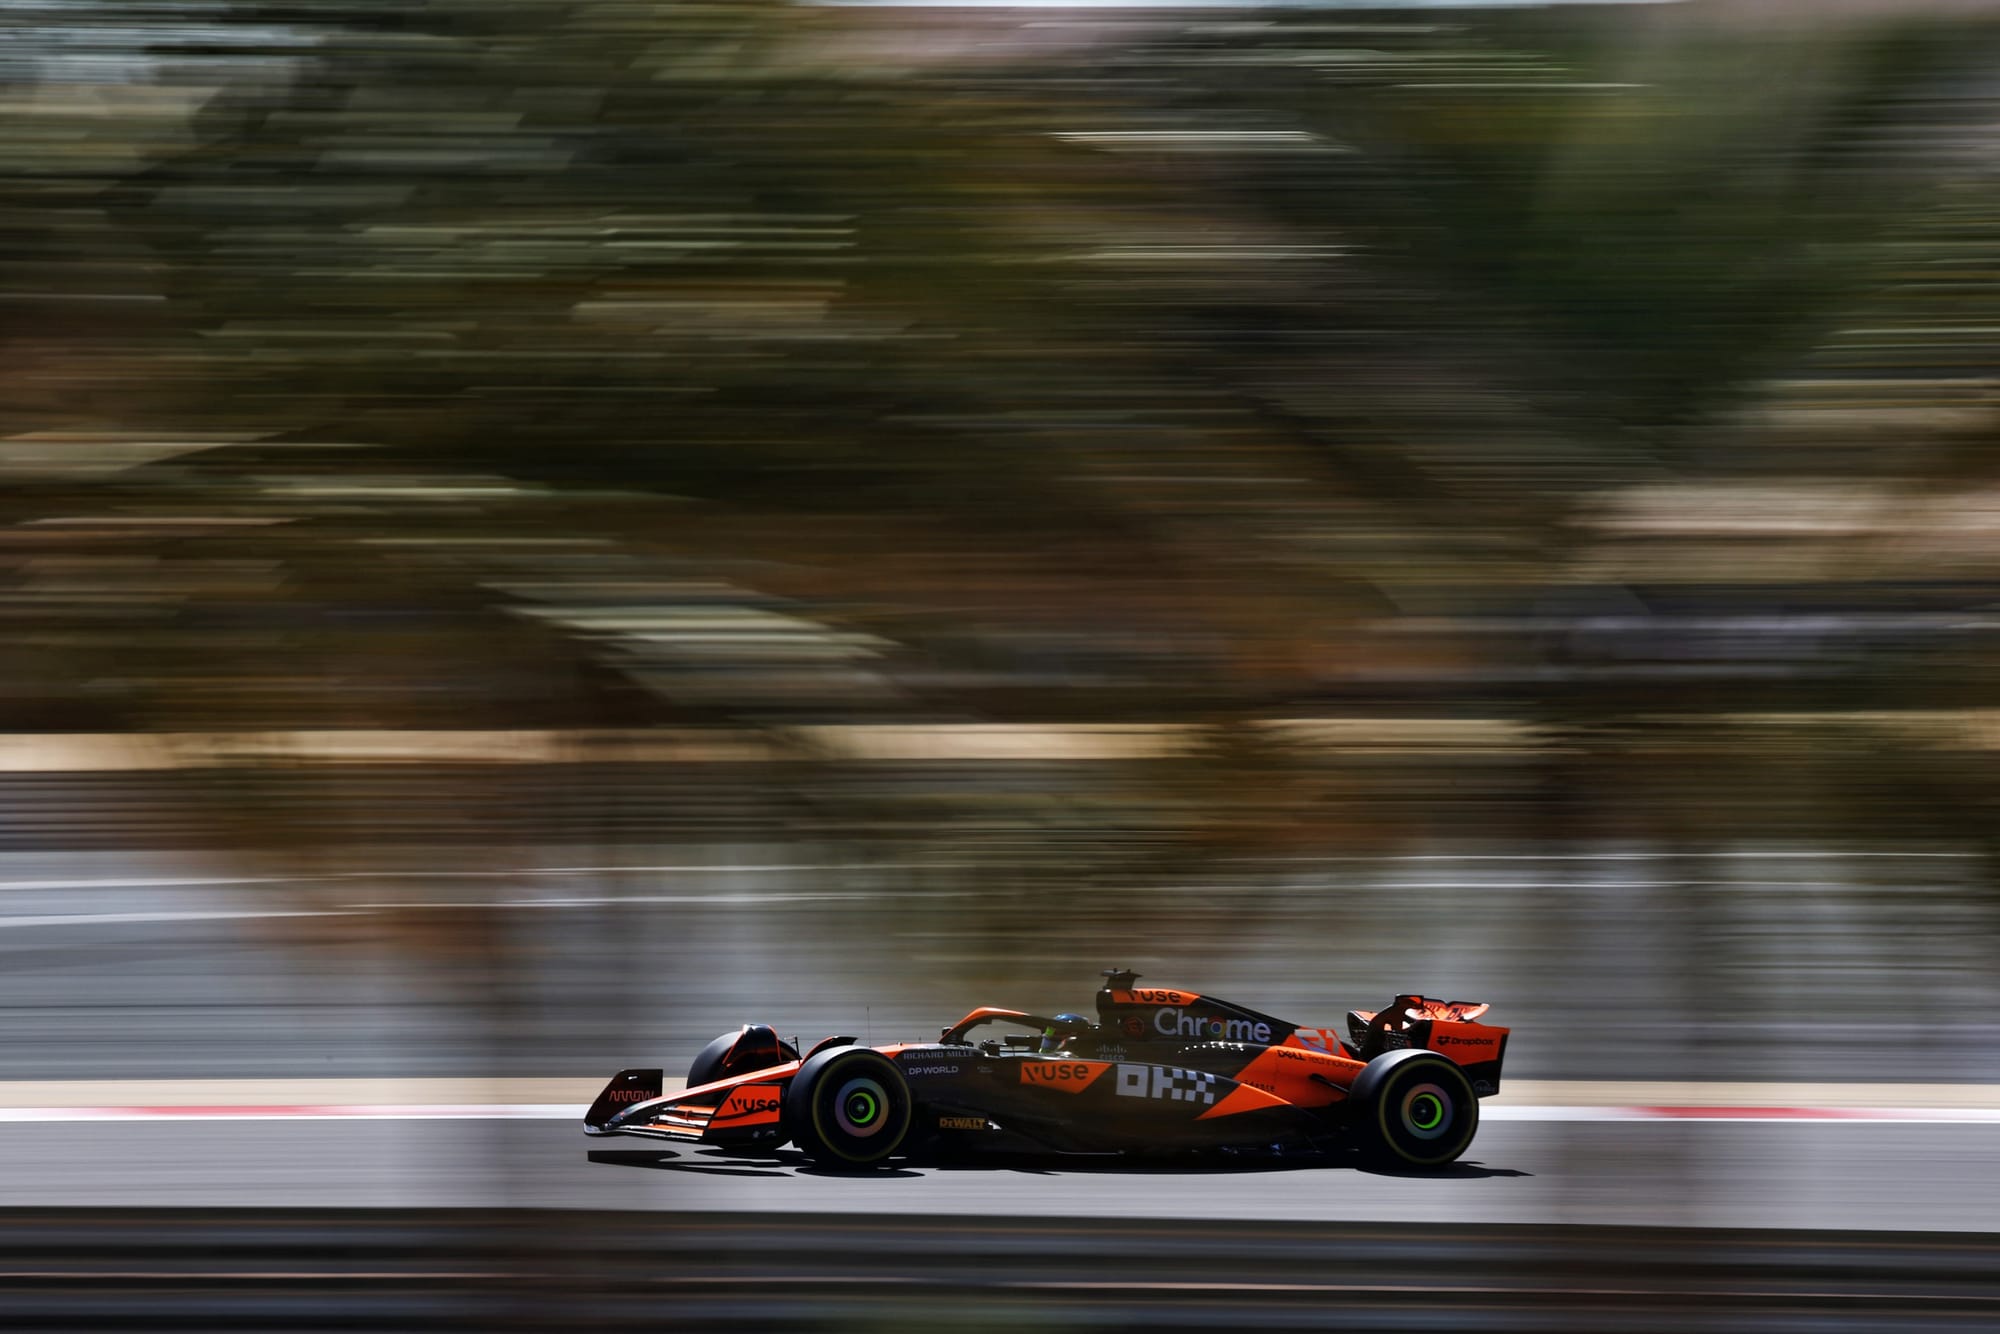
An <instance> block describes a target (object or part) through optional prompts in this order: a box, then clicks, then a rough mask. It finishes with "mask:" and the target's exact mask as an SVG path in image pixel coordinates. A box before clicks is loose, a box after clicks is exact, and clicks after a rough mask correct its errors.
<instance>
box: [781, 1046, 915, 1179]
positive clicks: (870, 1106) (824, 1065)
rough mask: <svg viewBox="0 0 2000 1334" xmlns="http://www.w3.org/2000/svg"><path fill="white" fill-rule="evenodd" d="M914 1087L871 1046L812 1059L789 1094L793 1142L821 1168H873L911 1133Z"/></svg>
mask: <svg viewBox="0 0 2000 1334" xmlns="http://www.w3.org/2000/svg"><path fill="white" fill-rule="evenodd" d="M911 1120H912V1107H911V1102H910V1086H909V1084H908V1083H907V1082H905V1081H904V1079H903V1072H902V1071H901V1070H899V1069H897V1068H896V1063H895V1062H894V1061H891V1060H890V1059H889V1058H888V1057H886V1056H884V1055H883V1054H882V1053H881V1052H878V1051H875V1050H873V1049H872V1048H869V1047H835V1048H832V1049H831V1050H828V1051H823V1052H821V1053H819V1055H817V1056H814V1057H812V1058H811V1059H810V1060H808V1061H807V1062H806V1063H805V1065H804V1066H803V1067H801V1068H800V1070H799V1073H798V1074H797V1075H796V1076H794V1077H793V1079H792V1086H791V1088H789V1089H787V1090H786V1092H785V1125H786V1127H787V1128H788V1129H789V1130H790V1131H791V1136H792V1142H793V1143H795V1144H797V1145H798V1146H799V1147H800V1148H801V1149H803V1150H805V1153H806V1156H807V1157H808V1158H811V1159H812V1160H813V1162H815V1163H817V1164H818V1165H819V1166H821V1167H840V1168H853V1167H873V1166H875V1165H876V1164H878V1163H881V1162H883V1161H885V1160H886V1159H887V1158H888V1157H889V1155H890V1154H892V1153H894V1152H895V1151H896V1150H897V1149H898V1148H900V1147H901V1146H902V1143H903V1140H904V1138H905V1137H906V1136H907V1135H908V1134H909V1133H910V1122H911Z"/></svg>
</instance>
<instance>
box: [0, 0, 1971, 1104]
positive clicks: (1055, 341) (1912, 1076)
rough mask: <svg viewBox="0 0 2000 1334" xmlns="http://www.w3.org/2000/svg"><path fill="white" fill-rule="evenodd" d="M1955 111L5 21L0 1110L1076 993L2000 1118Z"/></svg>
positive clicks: (942, 34)
mask: <svg viewBox="0 0 2000 1334" xmlns="http://www.w3.org/2000/svg"><path fill="white" fill-rule="evenodd" d="M1996 69H2000V21H1996V19H1995V18H1993V17H1992V16H1991V13H1990V11H1989V10H1988V9H1987V8H1986V7H1985V6H1982V5H1976V4H1970V3H1966V4H1943V3H1938V4H1930V3H1912V2H1909V0H1880V3H1866V2H1864V0H1853V2H1852V3H1844V4H1838V5H1828V4H1811V5H1808V4H1803V3H1800V4H1786V3H1780V2H1779V0H1765V2H1763V3H1753V2H1752V0H1716V2H1714V3H1707V2H1700V3H1688V4H1660V5H1651V4H1646V5H1638V4H1631V5H1607V6H1589V5H1570V6H1560V7H1551V8H1519V9H1517V8H1491V9H1488V8H1468V9H1448V8H1443V7H1437V6H1430V5H1421V6H1419V5H1405V6H1391V5H1385V6H1383V7H1379V8H1374V9H1365V8H1359V7H1350V6H1345V5H1338V4H1327V5H1320V6H1314V7H1309V8H1292V9H1283V10H1264V9H1252V8H1217V9H1199V8H1146V7H1137V8H1126V7H1117V8H1078V7H1074V6H1066V5H1041V6H1036V7H1032V8H1026V9H1012V10H1009V9H992V8H958V7H905V6H878V5H866V4H860V5H839V6H818V7H813V6H801V5H794V4H782V3H763V2H759V0H731V2H729V3H714V4H703V3H677V2H669V0H659V2H657V3H638V2H636V0H602V2H600V3H592V2H589V0H372V2H371V0H290V2H287V0H270V2H268V3H257V2H253V0H144V2H143V3H142V2H139V0H134V2H133V3H126V2H125V0H21V3H14V4H9V5H7V6H6V7H5V8H4V10H0V258H4V261H5V262H4V265H0V339H4V350H5V361H4V365H5V368H6V379H5V386H6V389H5V393H4V395H0V477H4V479H5V485H4V491H0V618H4V633H0V1015H3V1016H4V1023H0V1079H6V1080H79V1079H91V1078H101V1077H102V1076H103V1074H104V1072H105V1071H107V1070H116V1071H118V1072H120V1076H121V1077H125V1078H134V1079H146V1080H152V1079H162V1078H173V1077H203V1078H251V1077H256V1078H298V1077H320V1076H339V1077H374V1076H395V1075H453V1076H470V1077H485V1076H496V1077H497V1076H526V1075H532V1076H551V1077H552V1076H578V1077H581V1076H587V1075H602V1074H608V1073H609V1072H610V1071H611V1070H613V1069H616V1068H618V1067H619V1066H623V1065H640V1064H653V1063H662V1064H665V1065H668V1066H670V1067H678V1066H679V1065H680V1064H681V1063H682V1062H683V1061H684V1060H685V1059H686V1058H687V1057H688V1056H690V1055H691V1054H692V1052H693V1051H694V1050H695V1049H696V1047H697V1046H698V1044H699V1043H700V1042H702V1041H704V1040H706V1039H707V1038H708V1037H710V1036H712V1035H713V1034H714V1033H715V1032H717V1031H720V1030H721V1029H724V1028H727V1027H731V1026H733V1025H735V1024H736V1023H739V1022H742V1021H743V1020H745V1019H759V1020H766V1021H770V1022H773V1023H776V1024H777V1025H779V1026H780V1028H781V1030H782V1031H785V1032H786V1033H788V1034H789V1033H793V1032H797V1033H800V1034H802V1035H803V1036H805V1037H806V1038H807V1040H808V1041H810V1040H812V1039H814V1038H816V1037H817V1036H820V1035H823V1034H825V1033H828V1032H834V1031H841V1032H856V1031H860V1030H859V1029H858V1028H857V1027H856V1026H857V1024H867V1025H869V1026H870V1027H871V1031H872V1032H873V1034H874V1035H875V1036H876V1037H877V1038H878V1039H886V1038H888V1037H891V1036H922V1035H924V1034H926V1033H928V1032H929V1031H931V1030H932V1028H933V1026H934V1025H937V1024H940V1023H943V1022H945V1021H947V1020H949V1019H950V1018H952V1017H955V1015H956V1014H957V1013H959V1012H961V1011H962V1010H963V1009H964V1008H965V1007H967V1006H969V1005H970V1004H973V1003H975V1002H986V1003H996V1004H1018V1005H1023V1006H1028V1007H1034V1008H1041V1007H1052V1006H1060V1007H1065V1008H1083V1007H1085V1006H1086V1004H1087V1001H1088V998H1089V994H1090V991H1091V990H1092V988H1093V986H1094V984H1095V978H1096V973H1097V970H1098V969H1099V968H1101V967H1106V966H1110V965H1126V966H1131V967H1135V968H1138V969H1139V970H1140V971H1141V972H1143V973H1145V974H1147V975H1148V976H1152V977H1157V978H1159V979H1160V980H1161V981H1163V982H1174V983H1180V984H1182V985H1189V986H1195V987H1198V988H1200V989H1202V990H1207V991H1214V992H1219V993H1221V994H1225V995H1240V996H1241V997H1242V998H1243V999H1244V1000H1246V1001H1248V1002H1249V1003H1251V1004H1255V1005H1257V1006H1259V1007H1260V1008H1264V1009H1269V1010H1272V1011H1275V1012H1278V1013H1281V1014H1285V1015H1288V1016H1296V1017H1298V1018H1301V1019H1314V1020H1315V1022H1330V1021H1333V1020H1335V1019H1337V1017H1338V1015H1339V1013H1340V1012H1341V1011H1343V1010H1345V1009H1346V1008H1348V1007H1349V1006H1361V1007H1372V1006H1374V1005H1376V1004H1379V1003H1381V1002H1383V1001H1385V1000H1386V999H1387V998H1388V997H1389V996H1390V995H1391V994H1393V993H1394V992H1396V991H1399V990H1400V991H1411V990H1421V991H1425V992H1427V993H1430V994H1437V995H1445V994H1448V995H1450V996H1453V997H1461V996H1462V997H1464V998H1466V999H1480V1000H1487V1001H1491V1002H1493V1003H1494V1006H1495V1009H1494V1016H1495V1019H1496V1020H1497V1021H1498V1022H1502V1023H1509V1024H1512V1025H1513V1026H1514V1029H1515V1033H1516V1040H1515V1042H1514V1045H1513V1048H1512V1050H1511V1052H1510V1061H1509V1068H1508V1074H1509V1076H1510V1077H1515V1078H1584V1077H1587V1078H1592V1079H1651V1078H1670V1079H1678V1078H1697V1077H1699V1078H1726V1079H1747V1080H1760V1079H1842V1078H1851V1077H1853V1075H1854V1071H1855V1065H1856V1062H1857V1060H1865V1063H1866V1068H1867V1070H1868V1072H1869V1076H1870V1077H1871V1078H1873V1077H1880V1076H1887V1077H1889V1078H1892V1079H1899V1080H1917V1081H1929V1082H1945V1081H1961V1080H1963V1081H1979V1080H1994V1079H2000V1028H1997V1027H1996V1024H1995V1021H1994V1019H1993V1015H1994V1012H1995V1007H1996V1004H2000V968H1996V963H2000V895H1996V892H1995V890H1994V872H1995V865H1994V862H1995V857H1996V854H2000V839H1996V835H1995V828H1996V826H1995V814H1996V803H2000V775H1996V771H1995V750H1996V747H2000V679H1996V675H1995V668H1996V666H2000V456H1996V453H1995V449H1994V445H1995V441H1996V432H2000V78H1996V75H1995V71H1996ZM1315 1016H1318V1017H1319V1018H1318V1019H1315ZM126 1092H128V1093H130V1092H132V1090H126Z"/></svg>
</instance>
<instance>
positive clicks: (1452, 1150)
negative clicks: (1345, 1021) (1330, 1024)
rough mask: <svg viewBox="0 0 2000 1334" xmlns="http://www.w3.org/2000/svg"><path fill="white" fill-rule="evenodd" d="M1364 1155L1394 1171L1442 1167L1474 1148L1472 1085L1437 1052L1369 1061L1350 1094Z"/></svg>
mask: <svg viewBox="0 0 2000 1334" xmlns="http://www.w3.org/2000/svg"><path fill="white" fill-rule="evenodd" d="M1348 1096H1349V1100H1350V1101H1351V1102H1352V1103H1353V1104H1354V1109H1355V1128H1356V1129H1357V1130H1358V1131H1360V1132H1361V1135H1362V1140H1363V1149H1364V1151H1365V1152H1366V1153H1367V1154H1368V1155H1369V1156H1370V1157H1371V1158H1373V1159H1375V1160H1376V1161H1377V1162H1380V1163H1384V1164H1387V1165H1390V1166H1395V1167H1442V1166H1444V1165H1445V1164H1446V1163H1449V1162H1452V1161H1453V1160H1455V1159H1456V1158H1457V1157H1458V1156H1459V1155H1460V1154H1462V1153H1464V1152H1465V1151H1466V1149H1468V1148H1470V1147H1471V1145H1472V1137H1473V1135H1474V1134H1475V1133H1476V1132H1477V1131H1478V1129H1479V1099H1478V1098H1477V1097H1475V1096H1474V1094H1473V1092H1472V1081H1471V1080H1469V1079H1467V1078H1466V1077H1465V1072H1464V1071H1463V1070H1460V1069H1459V1068H1458V1067H1457V1066H1456V1065H1454V1064H1453V1063H1452V1062H1451V1061H1449V1060H1447V1059H1445V1058H1444V1057H1442V1056H1439V1055H1437V1054H1436V1053H1435V1052H1428V1051H1417V1050H1413V1049H1407V1048H1406V1049H1404V1050H1402V1051H1392V1052H1386V1053H1384V1054H1383V1055H1381V1056H1377V1057H1376V1058H1375V1059H1374V1060H1372V1061H1370V1062H1369V1063H1368V1068H1367V1069H1366V1070H1363V1071H1362V1072H1361V1077H1360V1078H1359V1079H1357V1080H1355V1081H1354V1088H1353V1090H1352V1091H1351V1092H1350V1093H1349V1095H1348Z"/></svg>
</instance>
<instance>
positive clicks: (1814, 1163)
mask: <svg viewBox="0 0 2000 1334" xmlns="http://www.w3.org/2000/svg"><path fill="white" fill-rule="evenodd" d="M1996 1181H2000V1126H1996V1125H1994V1124H1990V1123H1988V1124H1977V1123H1974V1124H1935V1123H1915V1124H1896V1123H1890V1122H1862V1121H1854V1122H1848V1121H1814V1120H1804V1121H1773V1122H1743V1121H1726V1120H1693V1121H1657V1122H1624V1121H1597V1122H1576V1121H1567V1122H1547V1121H1489V1122H1488V1123H1487V1124H1485V1125H1483V1126H1482V1127H1481V1129H1480V1132H1479V1138H1478V1140H1477V1141H1476V1142H1475V1144H1474V1145H1473V1150H1472V1152H1471V1153H1470V1154H1469V1155H1468V1156H1467V1159H1466V1160H1465V1161H1464V1162H1462V1163H1459V1164H1456V1165H1454V1166H1453V1167H1452V1168H1449V1169H1447V1170H1445V1171H1443V1172H1441V1173H1438V1174H1434V1175H1430V1176H1423V1177H1399V1176H1392V1175H1384V1174H1379V1173H1375V1172H1370V1171H1366V1170H1363V1169H1361V1168H1360V1167H1358V1166H1356V1165H1355V1164H1354V1163H1353V1162H1352V1161H1351V1160H1346V1159H1338V1158H1337V1159H1333V1160H1329V1161H1319V1160H1302V1161H1277V1162H1272V1161H1266V1160H1259V1159H1250V1160H1244V1161H1241V1162H1230V1163H1225V1164H1223V1165H1213V1164H1205V1163H1187V1162H1165V1163H1146V1162H1131V1161H1127V1160H1122V1159H1107V1160H1082V1159H1024V1160H996V1161H995V1162H994V1163H993V1164H992V1165H965V1166H922V1165H898V1166H893V1167H891V1168H889V1169H887V1170H883V1171H877V1172H874V1173H869V1174H865V1175H858V1176H857V1175H839V1174H832V1173H824V1172H820V1171H818V1170H816V1169H814V1168H812V1167H810V1166H809V1165H806V1164H805V1163H804V1162H803V1160H802V1159H800V1158H799V1157H798V1155H796V1154H795V1153H792V1152H790V1151H786V1152H784V1153H783V1154H782V1155H781V1156H780V1157H779V1158H778V1159H777V1160H775V1161H773V1160H769V1159H747V1158H740V1157H733V1156H731V1155H729V1154H726V1153H723V1152H721V1151H719V1150H714V1149H709V1148H701V1147H693V1146H682V1145H668V1144H663V1143H657V1142H652V1141H643V1140H635V1139H622V1138H609V1139H596V1138H588V1137H586V1136H584V1135H583V1133H582V1131H581V1128H580V1126H579V1125H578V1124H577V1123H576V1122H573V1121H559V1120H545V1119H534V1120H526V1119H524V1120H479V1121H473V1120H441V1119H429V1120H416V1119H412V1120H401V1119H384V1120H339V1119H326V1120H319V1119H294V1120H251V1121H241V1122H234V1121H223V1120H185V1121H139V1122H131V1123H115V1124H114V1123H105V1122H95V1123H87V1124H79V1125H71V1124H63V1123H60V1122H46V1121H45V1122H27V1123H14V1124H6V1125H0V1207H4V1208H19V1207H37V1208H49V1207H59V1206H68V1207H88V1208H143V1207H151V1208H161V1207H173V1208H357V1207H372V1208H406V1209H408V1208H421V1209H434V1208H476V1209H509V1208H516V1209H518V1208H531V1209H586V1210H588V1209H602V1210H613V1211H625V1210H633V1211H687V1212H697V1213H704V1214H743V1213H752V1212H756V1213H764V1214H772V1215H782V1214H844V1215H875V1216H894V1215H903V1216H923V1215H957V1216H966V1215H983V1216H988V1217H1017V1218H1040V1219H1084V1218H1096V1219H1116V1220H1121V1221H1126V1222H1130V1221H1132V1220H1146V1219H1152V1220H1172V1219H1209V1220H1232V1219H1241V1220H1252V1219H1263V1220H1274V1221H1296V1222H1308V1221H1310V1222H1330V1221H1367V1222H1389V1223H1425V1224H1450V1225H1467V1224H1585V1225H1614V1224H1615V1225H1629V1226H1650V1227H1709V1228H1810V1229H1858V1230H1922V1231H1941V1232H1985V1233H2000V1189H1996V1187H1995V1184H1994V1183H1995V1182H1996Z"/></svg>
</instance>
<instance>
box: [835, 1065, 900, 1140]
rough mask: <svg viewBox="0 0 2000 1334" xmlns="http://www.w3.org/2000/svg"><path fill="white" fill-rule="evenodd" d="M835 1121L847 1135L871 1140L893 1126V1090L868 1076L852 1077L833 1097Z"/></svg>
mask: <svg viewBox="0 0 2000 1334" xmlns="http://www.w3.org/2000/svg"><path fill="white" fill-rule="evenodd" d="M833 1121H834V1124H835V1125H837V1126H839V1127H840V1132H841V1133H842V1134H843V1135H851V1136H853V1137H854V1138H855V1139H867V1138H868V1137H869V1136H871V1135H879V1134H881V1133H882V1131H883V1130H884V1129H885V1128H886V1127H887V1126H888V1125H889V1122H890V1117H889V1091H888V1090H887V1089H885V1088H883V1087H882V1084H881V1081H879V1080H875V1079H871V1078H869V1077H868V1076H866V1075H862V1076H859V1077H857V1078H854V1079H850V1080H848V1081H847V1082H846V1083H845V1084H842V1085H841V1086H840V1092H838V1093H837V1094H835V1095H834V1099H833Z"/></svg>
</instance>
